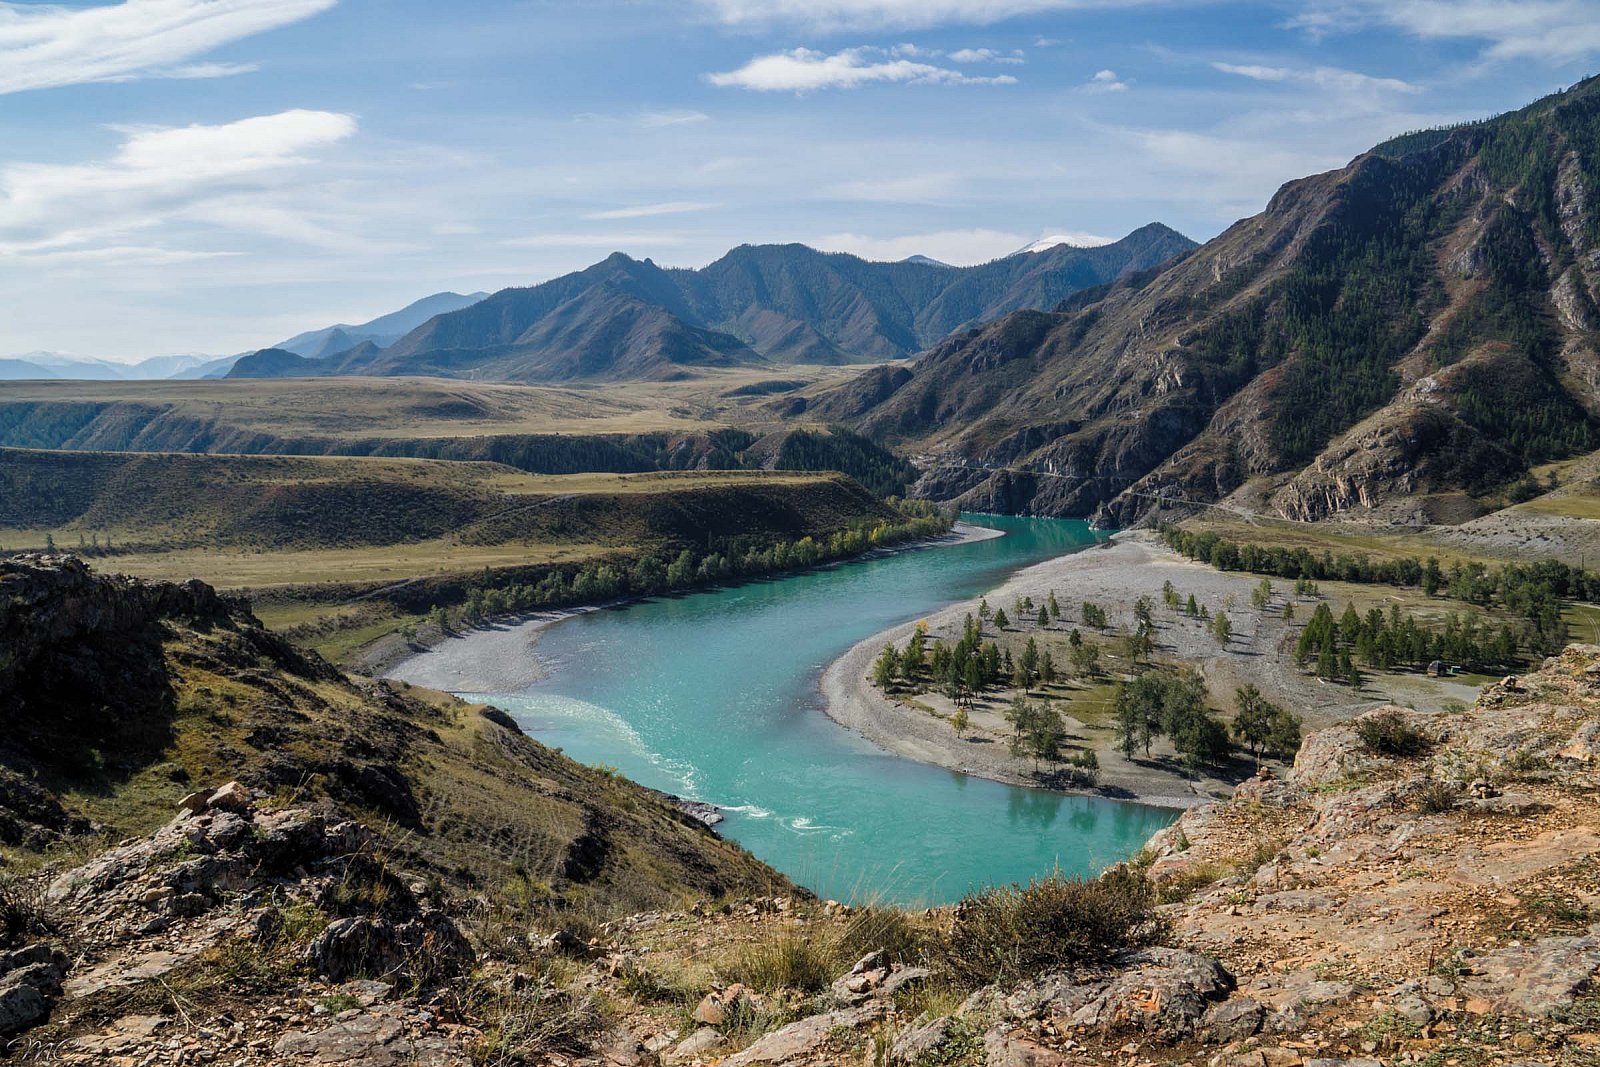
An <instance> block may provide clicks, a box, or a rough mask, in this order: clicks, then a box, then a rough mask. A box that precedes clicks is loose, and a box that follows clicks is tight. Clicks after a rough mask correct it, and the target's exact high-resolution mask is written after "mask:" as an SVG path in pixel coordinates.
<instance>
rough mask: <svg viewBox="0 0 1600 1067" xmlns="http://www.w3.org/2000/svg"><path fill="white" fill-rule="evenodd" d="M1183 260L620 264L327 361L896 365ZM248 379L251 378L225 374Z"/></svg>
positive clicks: (618, 258)
mask: <svg viewBox="0 0 1600 1067" xmlns="http://www.w3.org/2000/svg"><path fill="white" fill-rule="evenodd" d="M1193 247H1195V245H1194V242H1193V241H1190V240H1189V239H1188V238H1187V237H1184V236H1183V235H1182V234H1180V233H1177V232H1176V231H1174V230H1171V229H1168V228H1167V227H1165V226H1161V225H1159V224H1153V225H1150V226H1145V227H1143V228H1142V229H1139V230H1136V231H1134V232H1133V233H1131V234H1129V235H1128V236H1127V237H1125V238H1123V239H1122V240H1121V241H1118V242H1116V243H1114V244H1110V245H1106V246H1104V247H1100V248H1070V247H1056V248H1052V249H1050V250H1048V251H1045V252H1042V253H1038V254H1032V255H1017V256H1010V257H1007V258H1005V259H1000V260H996V261H994V262H993V263H985V264H983V265H981V266H977V267H951V266H946V265H944V264H940V263H936V262H933V261H931V260H926V259H925V258H922V259H915V260H907V261H902V262H899V263H874V262H869V261H867V260H864V259H860V258H858V257H856V256H851V255H845V254H841V253H827V252H819V251H817V250H816V249H814V248H809V247H807V246H805V245H798V244H791V245H742V246H740V247H739V248H735V249H734V250H733V251H731V252H729V253H728V254H727V255H725V256H723V257H722V258H721V259H719V260H717V261H716V262H715V263H712V264H711V265H709V266H707V267H704V268H702V269H699V270H684V269H663V268H661V267H658V266H657V265H656V264H655V263H653V262H651V261H650V260H643V261H639V260H635V259H632V258H630V257H628V256H626V255H623V254H622V253H620V252H618V253H615V254H613V255H612V256H610V257H608V258H607V259H605V260H604V261H602V262H600V263H597V264H595V265H594V266H592V267H589V268H587V269H585V270H582V271H578V272H576V273H574V274H568V275H565V276H564V277H561V278H556V279H554V280H553V281H549V282H545V283H544V284H542V285H536V286H533V287H531V288H526V289H505V290H502V291H501V292H498V293H496V294H494V295H493V296H491V297H488V298H486V299H484V300H482V301H480V302H478V303H475V304H473V305H472V306H470V307H467V308H463V309H461V310H458V311H452V312H448V313H445V314H441V315H436V316H434V317H433V318H431V319H429V320H428V321H427V322H425V323H423V324H422V325H420V326H419V327H417V328H416V329H415V330H412V331H411V332H410V333H408V334H407V335H406V336H405V337H402V338H400V339H399V340H398V341H396V342H394V343H393V344H392V345H389V346H388V347H386V348H385V349H384V350H383V352H382V354H381V355H380V356H376V357H374V356H372V355H371V354H370V353H368V354H366V355H365V356H361V357H354V356H352V354H350V353H331V354H329V355H327V356H326V360H327V363H328V367H327V370H326V373H335V374H386V375H401V374H435V375H448V376H453V377H477V378H485V379H499V380H510V381H572V380H583V379H592V378H601V379H603V378H616V377H646V378H651V377H662V376H669V375H672V374H676V373H681V372H682V370H683V369H684V368H688V367H693V366H726V365H730V364H733V363H748V362H755V361H763V360H770V361H772V362H776V363H852V362H860V363H865V362H874V361H880V360H889V359H898V358H902V357H905V356H909V355H913V354H915V353H917V352H920V351H922V350H923V349H925V348H927V347H929V346H930V345H933V344H935V343H937V342H938V341H940V340H942V339H943V338H945V337H946V336H948V335H949V334H950V333H951V332H952V331H954V330H957V329H960V328H964V327H968V326H971V325H974V324H977V323H981V322H984V321H987V320H989V319H993V318H995V317H998V316H1000V315H1004V314H1006V313H1007V312H1010V311H1014V310H1017V309H1018V308H1030V307H1049V306H1052V305H1053V304H1055V303H1057V302H1059V301H1060V300H1062V299H1063V298H1064V297H1067V296H1070V295H1071V294H1073V293H1076V292H1078V291H1080V290H1082V289H1084V288H1086V287H1089V286H1093V285H1099V284H1102V283H1104V282H1108V281H1112V280H1115V279H1117V278H1120V277H1123V276H1125V275H1126V274H1128V273H1130V272H1133V271H1139V270H1144V269H1147V268H1149V267H1153V266H1155V265H1157V264H1159V263H1162V262H1164V261H1166V260H1168V259H1170V258H1171V257H1173V256H1175V255H1180V254H1182V253H1183V252H1186V251H1188V250H1189V249H1191V248H1193ZM326 340H327V339H326V338H324V342H325V343H326ZM629 346H638V347H637V350H634V349H633V348H630V347H629ZM277 347H279V348H280V349H286V350H290V351H293V350H294V349H292V348H289V346H287V345H279V346H277ZM301 354H305V353H301ZM249 373H251V369H250V367H249V366H246V367H244V368H243V370H242V372H240V374H238V375H236V376H244V375H246V374H249Z"/></svg>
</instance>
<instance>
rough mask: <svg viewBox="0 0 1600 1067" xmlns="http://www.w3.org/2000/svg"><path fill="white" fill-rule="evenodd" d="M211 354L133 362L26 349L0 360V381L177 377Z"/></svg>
mask: <svg viewBox="0 0 1600 1067" xmlns="http://www.w3.org/2000/svg"><path fill="white" fill-rule="evenodd" d="M215 359H216V357H215V356H205V355H184V356H152V357H151V358H149V359H142V360H140V361H138V362H137V363H118V362H116V361H115V360H109V359H93V358H89V357H85V356H69V355H64V354H62V353H60V352H26V353H23V354H22V355H20V356H12V357H9V358H5V359H0V381H22V380H27V379H34V380H38V379H54V378H71V379H76V380H81V381H96V382H120V381H146V380H149V379H152V378H178V377H183V376H184V375H186V374H187V373H188V372H190V371H192V370H195V369H197V368H200V367H203V366H205V365H206V364H208V363H210V362H211V361H213V360H215Z"/></svg>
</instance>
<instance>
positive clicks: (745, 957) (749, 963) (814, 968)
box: [719, 934, 834, 993]
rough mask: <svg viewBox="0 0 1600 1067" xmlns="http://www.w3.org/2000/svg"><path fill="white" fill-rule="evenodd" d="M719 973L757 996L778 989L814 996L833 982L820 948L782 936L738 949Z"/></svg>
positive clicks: (829, 961)
mask: <svg viewBox="0 0 1600 1067" xmlns="http://www.w3.org/2000/svg"><path fill="white" fill-rule="evenodd" d="M719 970H721V971H722V974H723V977H724V978H726V979H727V980H728V981H729V982H740V983H743V984H744V985H747V986H749V987H750V988H751V989H754V990H756V991H757V992H760V993H774V992H777V991H778V990H780V989H798V990H800V991H801V992H805V993H815V992H817V991H818V990H821V989H825V988H826V987H827V985H828V983H829V982H830V981H832V980H833V977H834V974H833V971H834V961H833V960H832V959H831V958H830V954H829V953H828V952H827V951H826V950H825V949H823V948H822V947H820V946H818V945H815V944H813V943H812V942H810V941H807V940H805V939H804V938H800V937H795V936H794V935H792V934H785V935H783V936H781V937H778V938H776V939H775V940H772V941H766V942H760V943H757V944H754V945H748V946H746V947H744V948H742V949H740V950H739V952H738V953H737V954H736V955H734V957H733V958H732V959H731V960H730V961H729V962H728V963H726V964H725V965H723V966H722V967H721V968H719Z"/></svg>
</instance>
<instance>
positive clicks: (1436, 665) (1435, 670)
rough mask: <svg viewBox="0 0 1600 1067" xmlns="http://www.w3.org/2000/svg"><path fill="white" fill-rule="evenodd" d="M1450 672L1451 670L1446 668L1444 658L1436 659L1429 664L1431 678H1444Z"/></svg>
mask: <svg viewBox="0 0 1600 1067" xmlns="http://www.w3.org/2000/svg"><path fill="white" fill-rule="evenodd" d="M1449 673H1450V672H1449V670H1447V669H1446V668H1445V665H1444V660H1442V659H1436V660H1434V661H1433V662H1432V663H1430V664H1428V677H1429V678H1443V677H1444V676H1445V675H1447V674H1449Z"/></svg>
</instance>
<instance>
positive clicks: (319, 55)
mask: <svg viewBox="0 0 1600 1067" xmlns="http://www.w3.org/2000/svg"><path fill="white" fill-rule="evenodd" d="M1597 59H1600V0H1526V2H1513V0H1307V2H1298V3H1291V2H1279V3H1222V2H1203V0H1152V2H1119V0H454V2H451V3H440V2H439V0H123V2H120V3H105V2H99V3H58V4H36V3H5V2H0V291H3V292H4V293H5V294H6V297H5V308H4V312H5V313H4V315H3V316H0V354H10V353H20V352H25V351H29V350H33V349H49V350H56V351H67V352H71V353H74V354H78V355H84V356H100V357H111V358H132V357H137V356H147V355H158V354H166V353H173V352H198V351H204V352H219V353H221V352H233V351H239V350H243V349H247V348H252V347H259V346H260V345H263V344H266V343H270V342H271V341H274V340H277V339H280V338H281V337H284V336H287V335H289V334H292V333H295V332H298V331H299V330H301V329H307V328H313V327H318V326H322V325H326V324H327V323H330V322H334V321H341V320H342V321H360V320H362V319H365V318H369V317H372V316H374V315H377V314H380V313H383V312H386V311H389V310H393V309H394V308H396V307H399V306H400V305H402V304H405V303H407V302H409V301H410V300H412V299H415V298H417V297H419V296H423V295H425V294H427V293H431V292H435V291H438V290H442V289H455V290H457V291H470V290H473V289H488V290H493V289H498V288H502V287H505V286H508V285H526V284H532V283H535V282H538V281H541V280H544V279H546V278H549V277H553V276H555V275H558V274H561V273H564V272H566V271H569V270H573V269H577V268H580V267H582V266H584V265H586V264H588V263H591V262H593V261H595V260H598V259H600V258H603V257H604V256H605V255H606V254H607V253H609V252H611V251H615V250H621V251H625V252H628V253H629V254H632V255H636V256H639V257H644V256H649V257H652V258H654V259H655V260H656V261H657V262H659V263H663V264H673V265H685V266H698V265H701V264H704V263H706V262H709V261H710V260H712V259H714V258H716V257H717V256H718V255H720V254H721V253H722V252H724V251H725V250H727V249H728V248H729V247H731V246H733V245H736V244H739V243H743V242H752V243H759V242H770V241H802V242H805V243H808V244H812V245H816V246H818V247H823V248H829V249H837V250H841V251H851V252H856V253H859V254H862V255H867V256H869V257H872V258H880V259H899V258H903V257H905V256H907V255H911V254H913V253H922V254H926V255H931V256H935V257H937V258H940V259H944V260H947V261H950V262H961V263H970V262H978V261H982V260H984V259H988V258H992V257H993V256H996V255H1000V254H1004V253H1006V252H1008V251H1010V250H1012V249H1014V248H1016V247H1018V246H1020V245H1022V244H1025V243H1027V242H1030V241H1032V240H1034V239H1036V238H1038V237H1040V236H1043V235H1046V234H1076V235H1083V236H1084V237H1085V239H1088V238H1091V237H1103V238H1110V237H1117V236H1120V235H1122V234H1124V233H1126V232H1127V231H1129V230H1131V229H1133V228H1135V227H1137V226H1140V225H1142V224H1144V223H1146V222H1150V221H1153V220H1159V221H1162V222H1165V223H1168V224H1169V225H1172V226H1174V227H1176V228H1178V229H1180V230H1182V231H1184V232H1185V233H1188V234H1189V235H1190V236H1192V237H1195V238H1197V239H1200V240H1204V239H1206V238H1208V237H1211V236H1213V235H1215V234H1216V233H1218V232H1219V231H1220V230H1221V229H1223V228H1224V227H1225V226H1227V225H1228V224H1229V223H1231V222H1233V221H1234V220H1236V219H1238V218H1241V217H1243V216H1246V215H1249V214H1253V213H1254V212H1256V211H1258V210H1260V208H1261V207H1262V206H1263V205H1264V203H1265V202H1266V200H1267V198H1268V197H1269V196H1270V195H1271V194H1272V192H1273V190H1274V189H1276V188H1277V187H1278V186H1279V185H1280V184H1282V182H1284V181H1286V180H1288V179H1290V178H1293V177H1297V176H1301V175H1304V174H1308V173H1313V172H1316V171H1319V170H1325V169H1329V168H1332V167H1336V166H1339V165H1341V164H1342V163H1344V162H1346V161H1347V160H1348V159H1349V158H1350V157H1352V156H1354V155H1355V154H1357V153H1358V152H1360V151H1361V150H1362V149H1364V148H1366V147H1369V146H1370V145H1371V144H1373V143H1375V142H1376V141H1378V140H1381V139H1382V138H1384V137H1386V136H1389V135H1392V134H1394V133H1398V132H1401V131H1404V130H1407V129H1412V128H1416V127H1419V126H1427V125H1434V124H1437V123H1441V122H1451V121H1457V120H1460V119H1465V118H1472V117H1478V116H1481V115H1485V114H1489V113H1493V112H1496V111H1502V110H1506V109H1508V108H1512V107H1516V106H1520V105H1521V104H1524V103H1527V102H1528V101H1530V100H1532V99H1534V98H1536V97H1538V96H1541V95H1544V94H1545V93H1547V92H1551V91H1553V90H1555V89H1557V88H1560V87H1562V86H1564V85H1569V84H1571V83H1572V82H1575V81H1577V80H1578V79H1580V78H1582V77H1584V76H1585V75H1587V74H1589V73H1592V72H1593V71H1594V70H1595V69H1597Z"/></svg>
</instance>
